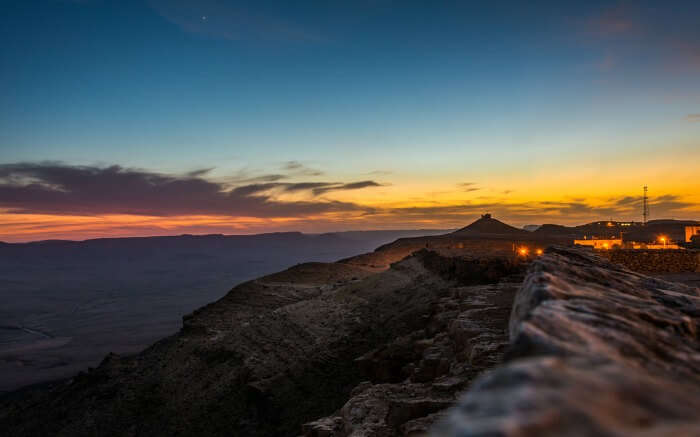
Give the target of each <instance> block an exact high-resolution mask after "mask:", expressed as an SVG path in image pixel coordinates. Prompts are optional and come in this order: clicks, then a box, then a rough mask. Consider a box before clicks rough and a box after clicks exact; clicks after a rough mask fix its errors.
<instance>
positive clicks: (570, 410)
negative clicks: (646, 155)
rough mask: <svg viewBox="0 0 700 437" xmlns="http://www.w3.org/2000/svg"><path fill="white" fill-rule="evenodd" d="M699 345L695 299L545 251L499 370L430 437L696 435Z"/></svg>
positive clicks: (519, 300)
mask: <svg viewBox="0 0 700 437" xmlns="http://www.w3.org/2000/svg"><path fill="white" fill-rule="evenodd" d="M699 336H700V291H699V290H698V289H697V288H691V287H687V286H684V285H682V284H677V283H670V282H664V281H661V280H658V279H654V278H651V277H648V276H644V275H641V274H638V273H634V272H632V271H629V270H626V269H625V268H623V267H620V266H618V265H615V264H611V263H610V262H608V261H606V260H603V259H601V258H598V257H596V256H594V255H593V254H591V253H587V252H583V251H576V250H569V249H550V250H549V253H548V254H547V255H545V256H544V257H542V258H541V259H538V260H537V261H535V262H534V263H533V265H532V267H531V269H530V272H529V275H528V276H527V278H526V280H525V282H524V284H523V286H522V288H521V289H520V290H519V291H518V293H517V296H516V299H515V303H514V306H513V310H512V315H511V319H510V343H511V344H510V347H509V351H508V353H507V355H506V364H505V365H503V366H501V367H498V368H496V369H494V370H492V371H490V372H488V373H486V374H485V375H483V376H481V377H480V378H478V379H477V380H476V381H475V382H474V383H473V384H472V386H471V388H470V389H469V391H468V392H467V393H466V394H465V395H464V396H463V397H462V398H461V399H460V401H459V402H458V405H457V406H456V407H455V408H453V409H452V410H451V411H450V413H449V415H448V416H447V418H445V419H444V420H443V421H442V422H441V423H440V424H439V425H438V426H437V427H436V428H435V429H434V430H433V434H432V435H433V436H435V437H438V436H439V437H446V436H450V437H452V436H460V437H467V436H470V437H471V436H474V437H476V436H483V437H486V436H489V437H491V436H519V437H527V436H533V437H534V436H562V435H574V436H697V435H700V342H699V340H700V337H699Z"/></svg>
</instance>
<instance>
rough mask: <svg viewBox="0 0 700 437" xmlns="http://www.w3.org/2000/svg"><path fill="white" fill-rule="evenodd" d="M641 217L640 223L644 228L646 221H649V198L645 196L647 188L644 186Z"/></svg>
mask: <svg viewBox="0 0 700 437" xmlns="http://www.w3.org/2000/svg"><path fill="white" fill-rule="evenodd" d="M642 208H643V210H642V216H643V217H644V221H643V222H642V223H643V224H644V226H646V224H647V220H648V219H649V197H648V196H647V186H646V185H644V197H643V206H642Z"/></svg>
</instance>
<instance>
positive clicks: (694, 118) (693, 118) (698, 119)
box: [685, 114, 700, 122]
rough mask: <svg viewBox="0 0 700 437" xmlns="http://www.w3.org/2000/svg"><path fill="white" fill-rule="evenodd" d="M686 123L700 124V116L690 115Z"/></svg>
mask: <svg viewBox="0 0 700 437" xmlns="http://www.w3.org/2000/svg"><path fill="white" fill-rule="evenodd" d="M685 119H686V121H691V122H700V114H688V115H686V116H685Z"/></svg>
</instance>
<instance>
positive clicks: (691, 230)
mask: <svg viewBox="0 0 700 437" xmlns="http://www.w3.org/2000/svg"><path fill="white" fill-rule="evenodd" d="M695 235H700V226H686V227H685V242H686V243H690V242H691V241H692V240H693V236H695ZM698 238H700V237H698Z"/></svg>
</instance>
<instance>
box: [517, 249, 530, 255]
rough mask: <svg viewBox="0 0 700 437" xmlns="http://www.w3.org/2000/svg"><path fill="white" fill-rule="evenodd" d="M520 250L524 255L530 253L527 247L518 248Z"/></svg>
mask: <svg viewBox="0 0 700 437" xmlns="http://www.w3.org/2000/svg"><path fill="white" fill-rule="evenodd" d="M518 252H520V255H523V256H525V255H527V253H528V250H527V247H521V248H520V250H518Z"/></svg>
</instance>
